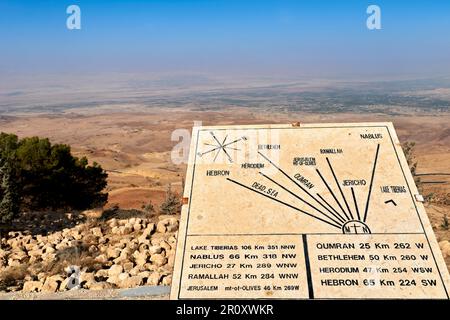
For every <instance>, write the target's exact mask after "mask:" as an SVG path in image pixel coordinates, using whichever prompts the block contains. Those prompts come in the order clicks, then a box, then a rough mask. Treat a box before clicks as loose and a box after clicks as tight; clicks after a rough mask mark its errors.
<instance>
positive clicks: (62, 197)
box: [0, 133, 108, 220]
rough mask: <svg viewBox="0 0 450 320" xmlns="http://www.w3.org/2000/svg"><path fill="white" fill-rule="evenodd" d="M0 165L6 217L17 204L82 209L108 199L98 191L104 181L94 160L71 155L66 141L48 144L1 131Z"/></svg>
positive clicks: (0, 194)
mask: <svg viewBox="0 0 450 320" xmlns="http://www.w3.org/2000/svg"><path fill="white" fill-rule="evenodd" d="M0 167H1V168H2V171H1V172H0V175H1V177H0V178H1V180H0V181H1V187H0V200H1V201H0V203H1V205H0V208H5V209H4V210H5V212H6V211H9V212H10V214H9V215H3V214H2V216H5V217H6V216H8V219H10V216H11V215H13V214H14V213H16V212H17V208H18V207H20V209H22V210H45V209H53V210H55V209H62V208H63V209H80V210H83V209H88V208H93V207H96V206H102V205H104V204H105V203H106V201H107V199H108V194H107V193H103V192H102V191H103V189H104V188H105V187H106V185H107V181H106V179H107V173H106V172H105V171H104V170H103V169H102V167H101V166H99V165H98V164H97V163H95V162H94V163H93V165H88V160H87V159H86V158H85V157H83V158H77V157H74V156H72V154H71V150H70V147H69V146H68V145H64V144H54V145H52V144H51V143H50V141H49V140H48V139H41V138H38V137H32V138H24V139H20V140H19V139H18V137H17V136H16V135H13V134H6V133H1V134H0ZM12 181H13V183H12ZM8 208H9V209H8ZM0 210H1V209H0ZM8 219H6V220H8Z"/></svg>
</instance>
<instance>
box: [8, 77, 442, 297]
mask: <svg viewBox="0 0 450 320" xmlns="http://www.w3.org/2000/svg"><path fill="white" fill-rule="evenodd" d="M200 80H201V81H200ZM200 80H199V81H197V82H196V83H195V89H193V88H192V87H190V86H187V87H186V86H185V84H184V83H181V84H179V83H177V84H175V85H174V86H175V87H176V88H175V89H173V90H168V92H164V93H161V91H158V94H155V95H151V96H149V95H146V94H144V93H142V92H141V93H140V94H139V95H137V97H138V98H137V99H135V100H134V101H133V102H130V101H123V99H122V98H121V99H119V98H117V99H118V101H113V102H111V100H115V99H116V97H115V96H114V95H113V96H112V97H110V99H109V100H108V101H106V100H104V99H103V98H102V97H100V96H98V93H95V94H94V95H96V96H95V97H94V96H88V97H89V99H90V98H92V99H94V100H95V101H97V102H96V103H94V105H92V106H88V105H83V102H80V101H78V98H77V99H76V100H77V101H76V103H75V102H73V101H72V102H71V103H68V102H67V101H66V100H67V99H69V100H70V99H72V97H69V98H67V97H66V100H64V104H61V103H60V104H58V106H54V105H47V106H46V107H42V108H41V109H36V108H33V104H32V103H31V104H30V101H33V99H35V98H36V97H34V96H33V94H32V93H30V94H28V95H27V94H26V93H23V92H21V93H17V94H16V95H11V94H10V95H8V96H7V97H6V95H7V94H6V93H5V92H3V97H4V98H5V97H6V98H5V99H3V109H2V110H5V111H4V112H2V113H0V131H1V132H7V133H14V134H16V135H18V136H19V137H29V136H40V137H48V138H49V139H50V141H51V142H52V143H64V144H68V145H70V146H71V148H72V152H73V153H74V155H76V156H86V157H88V159H89V161H90V162H93V161H95V162H98V163H99V164H100V165H101V166H102V167H103V169H105V170H106V171H107V173H108V186H107V191H108V193H109V198H108V203H107V205H106V206H105V207H104V208H100V209H97V211H96V210H93V211H90V212H82V213H79V214H78V213H77V214H72V213H70V214H69V216H68V214H67V213H59V214H60V215H61V216H60V218H55V216H53V217H48V214H47V215H46V214H44V216H45V217H44V218H41V217H40V216H39V215H38V214H35V215H34V216H28V217H27V219H28V221H27V222H28V228H29V229H30V230H35V231H36V232H33V231H32V232H28V233H27V232H21V233H20V234H19V233H14V232H13V233H10V234H9V235H8V236H7V237H6V238H4V239H2V243H3V245H4V249H2V251H0V253H1V255H0V258H2V259H3V266H1V265H0V267H2V268H0V270H3V271H1V272H2V273H1V276H0V277H1V278H2V280H3V282H4V283H5V279H6V277H7V276H8V277H9V278H10V279H12V278H14V275H11V270H12V269H11V267H14V266H19V265H20V264H21V263H22V262H24V261H28V262H29V261H30V259H34V260H36V259H37V258H33V257H32V256H31V257H30V256H29V252H30V251H32V248H31V247H30V245H29V244H30V243H34V244H36V242H40V243H39V244H38V248H37V249H38V250H41V251H38V252H40V253H41V254H44V255H45V254H48V255H49V259H50V260H51V259H52V258H55V257H57V256H58V252H55V251H58V250H59V248H70V247H71V246H73V244H74V243H76V241H81V242H83V241H84V242H85V244H83V245H84V246H86V245H87V244H88V245H87V249H86V250H88V251H87V252H91V254H90V256H91V257H93V260H95V261H94V262H92V261H91V266H90V267H86V268H84V270H82V271H81V272H82V277H81V278H82V284H81V285H80V286H81V288H85V289H91V290H89V291H92V290H110V289H112V288H132V287H136V286H141V285H163V286H168V285H170V282H171V268H173V256H174V250H175V246H174V244H175V243H176V230H177V227H178V218H179V216H178V215H172V216H167V215H160V214H158V212H157V211H158V210H157V208H159V207H160V206H161V204H162V203H163V202H164V201H165V199H166V197H167V190H168V188H169V187H170V190H171V192H173V193H174V194H177V195H178V196H179V197H181V194H182V190H183V184H184V176H185V171H186V164H185V163H182V164H175V163H173V161H172V160H171V159H172V158H171V153H172V150H173V148H174V146H175V145H176V144H178V143H179V142H180V141H179V140H176V141H172V139H171V136H172V133H173V132H174V130H176V129H181V130H184V131H183V132H185V133H186V134H185V135H184V138H186V137H187V136H189V134H188V133H189V131H190V130H191V128H192V126H193V125H194V123H196V124H199V123H201V124H203V125H224V124H227V125H228V124H267V123H270V124H277V123H278V124H279V123H293V122H300V123H329V122H371V121H378V122H382V121H388V122H393V123H394V126H395V128H396V130H397V134H398V136H399V138H400V141H401V142H414V143H415V148H414V150H413V156H414V161H416V162H417V172H416V178H418V179H420V188H421V190H422V194H423V195H424V196H425V198H426V203H425V206H426V210H427V213H428V216H429V218H430V221H431V224H432V226H433V229H434V231H435V234H436V237H437V240H438V242H439V244H440V246H441V249H442V252H443V254H444V258H445V261H446V263H447V266H448V267H449V268H450V242H449V241H450V231H449V225H448V219H447V217H448V215H449V213H450V112H449V111H448V103H449V102H448V99H449V96H448V89H440V90H438V89H436V88H432V89H429V88H428V87H427V88H423V90H422V91H420V90H418V89H419V88H422V87H423V85H422V84H421V83H420V82H411V83H404V82H400V83H396V84H397V87H395V86H391V85H388V86H386V85H381V84H380V85H379V86H378V87H377V86H373V88H374V89H373V90H371V91H370V92H364V93H361V92H360V90H361V89H365V88H367V87H368V85H367V84H359V85H357V86H354V85H352V86H351V88H352V89H349V88H348V87H347V85H346V84H340V85H336V84H334V85H333V87H332V89H329V88H328V86H329V84H328V83H326V84H323V83H322V84H321V85H320V86H318V85H317V84H312V83H308V85H307V86H305V87H303V88H300V87H301V86H302V85H301V84H298V83H295V84H293V83H289V84H287V85H283V86H281V88H279V87H277V86H275V85H273V84H270V85H269V84H266V83H263V84H261V83H256V84H255V83H253V85H246V87H245V88H241V89H236V87H239V85H242V84H241V83H239V84H236V83H234V84H233V85H231V84H229V86H230V87H231V88H232V89H221V90H219V89H217V86H218V85H217V83H214V87H211V86H207V85H204V84H203V82H202V81H203V80H204V79H200ZM164 85H167V83H165V84H164ZM441 86H442V87H445V88H446V87H447V86H448V83H447V82H444V85H441ZM386 87H389V88H390V89H389V91H390V92H388V93H386V92H385V93H382V91H383V90H384V91H386V90H387V89H386ZM406 87H407V88H408V89H406ZM416 87H417V91H415V89H416ZM327 88H328V89H327ZM394 88H395V89H394ZM189 89H192V90H191V91H190V93H189V94H188V93H187V92H188V91H189ZM152 92H153V91H152ZM155 92H156V90H155ZM84 93H86V92H85V91H84ZM128 93H129V94H132V93H134V94H136V92H134V91H133V92H132V93H130V92H127V94H128ZM121 94H122V95H123V94H124V92H121ZM56 96H58V95H56ZM77 97H79V95H77ZM350 97H353V98H352V100H351V101H350ZM13 98H14V99H16V102H17V103H18V104H20V105H21V106H26V107H21V108H12V107H11V106H12V105H13V103H14V99H13ZM46 98H48V97H47V96H46ZM149 101H150V102H149ZM61 105H65V106H68V105H70V106H71V107H65V108H64V107H62V106H61ZM149 203H151V205H152V206H153V207H154V208H156V210H155V212H151V213H149V212H145V210H144V207H145V206H146V205H148V204H149ZM45 219H53V220H55V221H54V223H53V225H54V226H55V228H54V229H51V228H50V227H49V226H51V225H52V223H50V222H48V221H47V220H45ZM77 219H79V220H77ZM44 225H45V227H44V228H43V227H42V226H44ZM40 227H41V228H40ZM39 228H40V229H39ZM36 229H39V230H36ZM46 229H48V230H46ZM88 235H89V236H88ZM67 237H69V239H73V241H75V242H70V241H72V240H69V243H65V244H63V243H64V241H63V240H61V239H62V238H67ZM57 238H61V239H60V240H57ZM33 239H34V240H33ZM55 239H56V240H55ZM14 241H16V242H17V243H18V244H14V246H16V247H19V248H20V247H21V246H22V247H23V246H25V247H26V250H25V249H24V250H22V249H20V250H19V249H17V250H18V251H16V252H15V253H14V250H13V242H14ZM66 242H67V241H66ZM86 243H87V244H86ZM21 244H22V245H21ZM29 247H30V248H29ZM46 248H51V249H46ZM89 250H91V251H89ZM19 251H20V252H22V253H20V252H19ZM24 251H27V252H28V253H24ZM18 252H19V253H18ZM123 252H125V253H123ZM122 253H123V254H122ZM52 254H54V255H52ZM76 254H77V255H78V258H79V259H81V258H82V257H83V254H82V253H78V252H77V253H76ZM85 255H86V254H85ZM88 255H89V254H88ZM58 257H60V256H58ZM80 257H81V258H80ZM85 258H87V256H86V257H85ZM61 259H62V258H61ZM69 260H70V259H69ZM69 260H67V261H69ZM36 261H38V262H39V259H37V260H36ZM85 262H86V261H85ZM40 263H41V264H42V262H40ZM41 267H42V266H41ZM8 268H9V269H8ZM46 270H47V269H46ZM46 272H48V274H45V272H44V271H41V274H40V273H39V272H38V275H37V276H36V277H34V278H33V277H32V276H29V275H28V276H27V277H25V278H24V279H21V280H20V281H10V283H8V284H4V285H3V286H2V287H1V286H0V290H2V291H4V293H1V294H0V298H6V299H9V298H15V297H17V295H18V294H25V292H41V291H42V292H43V293H30V296H28V297H31V298H39V295H40V294H41V296H42V295H43V294H44V293H45V294H49V293H54V292H58V291H61V290H65V288H66V285H67V284H66V283H64V281H65V279H64V278H63V276H62V275H63V274H64V272H65V271H64V270H58V271H56V269H55V268H53V269H52V268H50V269H48V270H47V271H46ZM58 272H59V273H58ZM25 273H26V272H25ZM11 277H12V278H11ZM8 291H10V292H8ZM17 291H18V292H19V293H17ZM5 292H6V293H5ZM54 294H55V295H58V294H61V293H54ZM109 295H110V294H109ZM20 297H23V296H20ZM44 297H47V298H48V295H47V296H44ZM72 298H73V297H72Z"/></svg>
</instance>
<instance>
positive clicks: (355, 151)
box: [170, 123, 450, 299]
mask: <svg viewBox="0 0 450 320" xmlns="http://www.w3.org/2000/svg"><path fill="white" fill-rule="evenodd" d="M189 157H190V158H189V164H188V169H187V176H186V186H185V190H184V199H183V200H184V201H183V202H184V204H183V208H182V215H181V223H180V230H179V234H178V243H177V250H176V258H175V268H174V274H173V281H172V289H171V295H170V297H171V299H237V298H242V299H277V298H278V299H409V298H411V299H422V298H423V299H448V298H449V292H448V290H449V289H448V288H449V287H450V281H449V273H448V270H447V267H446V264H445V262H444V259H443V258H442V254H441V252H440V250H439V246H438V244H437V242H436V239H435V236H434V233H433V230H432V227H431V225H430V222H429V220H428V217H427V215H426V212H425V209H424V206H423V204H422V203H421V196H420V195H419V192H418V191H417V188H416V186H415V183H414V179H413V177H412V175H411V172H410V170H409V168H408V164H407V162H406V159H405V156H404V154H403V151H402V148H401V145H400V142H399V140H398V138H397V135H396V133H395V130H394V127H393V125H392V124H391V123H347V124H299V123H296V124H289V125H250V126H214V127H194V128H193V132H192V141H191V148H190V155H189Z"/></svg>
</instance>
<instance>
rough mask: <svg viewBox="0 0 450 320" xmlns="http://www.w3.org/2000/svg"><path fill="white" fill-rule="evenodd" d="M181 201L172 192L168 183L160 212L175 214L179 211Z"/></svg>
mask: <svg viewBox="0 0 450 320" xmlns="http://www.w3.org/2000/svg"><path fill="white" fill-rule="evenodd" d="M180 208H181V203H180V200H179V199H178V196H177V194H176V193H174V192H172V190H171V186H170V185H169V187H168V189H167V192H166V199H165V200H164V202H163V203H162V204H161V207H160V211H161V213H162V214H176V213H178V212H179V211H180Z"/></svg>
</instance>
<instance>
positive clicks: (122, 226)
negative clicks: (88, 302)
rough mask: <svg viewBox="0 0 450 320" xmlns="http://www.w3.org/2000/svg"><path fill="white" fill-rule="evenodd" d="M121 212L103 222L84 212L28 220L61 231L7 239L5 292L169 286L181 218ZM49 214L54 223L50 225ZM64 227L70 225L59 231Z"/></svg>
mask: <svg viewBox="0 0 450 320" xmlns="http://www.w3.org/2000/svg"><path fill="white" fill-rule="evenodd" d="M116 211H117V212H113V213H112V214H111V210H110V212H109V216H108V214H107V215H106V216H105V214H103V215H102V217H99V218H92V217H89V215H88V214H86V215H85V214H83V213H81V214H73V213H70V214H61V213H59V214H58V213H53V214H52V213H45V214H38V213H33V214H26V215H24V216H22V217H21V220H22V221H24V220H25V221H27V222H28V223H31V224H35V225H36V226H40V225H47V226H48V225H51V226H53V227H54V228H55V229H56V230H53V231H51V232H47V233H45V231H44V230H42V229H40V228H39V227H36V228H33V229H31V230H32V231H31V232H30V231H27V232H21V231H14V232H9V233H8V234H7V235H6V236H5V235H4V236H3V237H2V239H1V249H0V291H3V292H11V291H22V292H46V293H52V292H60V291H66V290H69V289H73V288H80V289H89V290H105V289H113V288H133V287H138V286H142V285H150V286H156V285H164V286H169V285H170V284H171V279H172V275H171V274H172V269H173V262H174V255H175V245H176V237H177V230H178V216H167V215H160V216H150V215H145V214H142V213H141V212H139V211H137V210H135V211H131V212H130V211H127V212H120V210H116ZM55 215H56V216H58V215H59V216H60V219H59V220H58V219H55V217H54V216H55ZM49 216H53V217H52V218H51V219H52V221H51V222H46V221H45V220H46V218H48V217H49ZM127 216H128V217H127ZM55 220H56V222H55ZM64 224H65V225H68V226H69V227H65V228H60V230H58V227H62V226H63V225H64ZM27 230H30V229H29V228H27Z"/></svg>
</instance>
